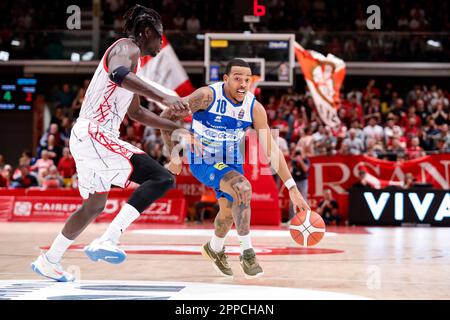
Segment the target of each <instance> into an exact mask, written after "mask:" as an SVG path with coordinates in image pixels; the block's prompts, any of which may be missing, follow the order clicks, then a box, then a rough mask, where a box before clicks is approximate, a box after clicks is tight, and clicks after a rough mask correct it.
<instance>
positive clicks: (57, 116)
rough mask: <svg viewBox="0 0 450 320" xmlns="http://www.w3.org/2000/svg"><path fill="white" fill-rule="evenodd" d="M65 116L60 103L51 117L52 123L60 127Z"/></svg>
mask: <svg viewBox="0 0 450 320" xmlns="http://www.w3.org/2000/svg"><path fill="white" fill-rule="evenodd" d="M63 118H64V113H63V109H62V108H61V106H60V105H58V106H57V107H56V109H55V112H54V113H53V114H52V117H51V119H50V124H52V123H55V124H57V125H58V128H59V127H60V126H61V123H62V119H63Z"/></svg>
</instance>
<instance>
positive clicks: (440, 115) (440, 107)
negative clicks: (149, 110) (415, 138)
mask: <svg viewBox="0 0 450 320" xmlns="http://www.w3.org/2000/svg"><path fill="white" fill-rule="evenodd" d="M435 110H436V111H435V112H433V114H432V115H431V117H432V119H433V120H434V121H435V122H436V124H437V125H438V126H440V125H442V124H444V123H446V122H447V121H448V112H446V111H445V110H444V104H443V102H442V101H438V102H437V103H436V107H435Z"/></svg>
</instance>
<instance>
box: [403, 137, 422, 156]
mask: <svg viewBox="0 0 450 320" xmlns="http://www.w3.org/2000/svg"><path fill="white" fill-rule="evenodd" d="M424 156H425V151H424V150H423V149H422V147H421V146H420V140H419V138H418V137H414V138H412V139H411V146H410V147H409V148H408V149H407V151H406V157H407V159H408V160H414V159H417V158H421V157H424Z"/></svg>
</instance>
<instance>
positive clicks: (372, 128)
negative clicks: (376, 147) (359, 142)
mask: <svg viewBox="0 0 450 320" xmlns="http://www.w3.org/2000/svg"><path fill="white" fill-rule="evenodd" d="M363 131H364V136H365V138H366V143H367V139H374V140H375V141H377V140H378V139H379V138H380V137H381V138H384V130H383V127H381V126H380V125H379V124H378V117H376V116H373V117H371V118H370V119H369V123H368V125H367V126H366V127H364V130H363Z"/></svg>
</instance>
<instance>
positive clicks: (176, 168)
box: [161, 59, 310, 278]
mask: <svg viewBox="0 0 450 320" xmlns="http://www.w3.org/2000/svg"><path fill="white" fill-rule="evenodd" d="M251 76H252V73H251V69H250V66H249V64H248V63H247V62H245V61H244V60H242V59H233V60H231V61H230V62H229V63H228V65H227V67H226V71H225V75H224V76H223V82H217V83H215V84H212V85H210V86H207V87H202V88H200V89H197V90H196V91H195V92H194V93H192V94H191V95H190V96H187V97H185V98H183V101H186V102H188V103H189V108H190V110H191V112H192V113H193V119H192V127H191V130H192V132H193V133H194V136H195V137H196V139H199V140H201V142H202V143H203V145H204V150H203V151H204V154H202V158H199V157H198V156H197V155H196V154H195V153H193V152H191V153H190V154H189V155H188V157H189V166H190V170H191V172H192V174H193V175H194V176H195V177H196V178H197V179H198V180H199V181H200V182H202V183H203V184H205V185H206V186H207V187H210V188H213V189H214V190H215V191H216V195H217V199H219V200H218V201H219V206H220V209H219V213H218V214H217V216H216V218H215V221H214V225H215V232H214V235H213V236H212V239H211V241H209V242H207V243H206V244H204V245H203V247H202V254H203V256H204V257H205V258H207V259H208V260H210V261H211V262H212V264H213V266H214V268H215V269H216V270H217V271H219V272H220V274H221V275H223V276H225V277H233V271H232V269H231V267H230V265H229V264H228V261H227V255H226V254H225V248H224V242H225V238H226V235H227V233H228V231H229V230H230V229H231V227H232V225H233V221H234V223H235V225H236V230H237V233H238V238H239V241H240V249H241V255H240V259H239V260H240V265H241V267H242V269H243V271H244V274H245V277H246V278H257V277H259V276H261V275H263V270H262V268H261V266H260V264H259V263H258V260H257V259H256V255H255V251H254V249H253V247H252V242H251V237H250V200H251V197H252V188H251V185H250V182H249V181H248V180H247V179H246V178H245V177H244V175H243V165H242V164H243V156H242V154H241V152H240V150H239V149H240V148H239V145H240V143H241V142H242V140H243V138H244V135H245V130H246V129H248V128H249V127H250V126H253V127H254V128H255V130H256V131H257V134H258V138H259V141H260V143H261V145H262V146H263V149H264V151H265V154H266V155H267V158H268V159H269V160H270V163H271V166H272V168H274V169H275V171H276V172H277V174H278V175H279V177H280V178H281V180H282V181H283V182H284V184H285V186H286V187H287V188H288V189H289V196H290V199H291V201H292V203H293V205H294V209H295V211H296V212H298V211H304V212H306V211H307V210H310V207H309V206H308V204H307V202H306V201H305V200H304V199H303V197H302V195H301V193H300V192H299V190H298V189H297V186H296V184H295V181H294V180H293V179H292V176H291V173H290V171H289V169H288V166H287V164H286V160H285V159H284V156H283V153H282V152H281V151H280V149H279V147H278V145H277V143H276V142H275V140H274V139H273V137H272V134H271V130H270V128H269V126H268V123H267V114H266V110H265V109H264V107H263V106H262V105H261V103H259V102H258V101H256V99H255V96H254V95H253V94H252V93H251V92H250V91H249V87H250V79H251ZM161 116H162V117H166V118H167V119H171V120H175V119H178V118H182V117H183V116H182V115H181V114H180V113H179V112H176V110H175V109H174V108H167V109H165V110H164V111H163V113H162V114H161ZM162 136H163V138H164V142H165V144H166V145H167V146H168V147H169V150H172V149H173V147H174V145H173V142H172V141H171V140H170V133H169V132H167V131H166V132H165V131H164V130H163V131H162ZM171 157H172V158H171V161H170V163H169V164H168V166H167V168H168V169H169V170H170V171H171V172H172V173H174V174H179V173H180V172H181V166H182V163H181V159H180V158H179V157H178V154H177V152H171Z"/></svg>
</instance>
